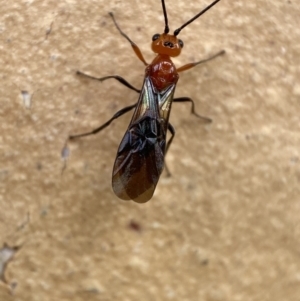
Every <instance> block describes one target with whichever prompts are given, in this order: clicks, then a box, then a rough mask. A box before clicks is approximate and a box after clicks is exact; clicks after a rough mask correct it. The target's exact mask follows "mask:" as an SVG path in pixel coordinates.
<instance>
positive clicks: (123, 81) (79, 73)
mask: <svg viewBox="0 0 300 301" xmlns="http://www.w3.org/2000/svg"><path fill="white" fill-rule="evenodd" d="M76 74H77V75H79V76H83V77H87V78H90V79H94V80H98V81H100V82H103V81H105V80H107V79H110V78H114V79H116V80H117V81H118V82H120V83H121V84H123V85H124V86H126V87H127V88H129V89H131V90H133V91H136V92H138V93H141V90H139V89H137V88H135V87H134V86H132V85H131V84H130V83H129V82H128V81H127V80H125V79H124V78H123V77H121V76H119V75H110V76H104V77H94V76H91V75H88V74H86V73H83V72H81V71H77V72H76Z"/></svg>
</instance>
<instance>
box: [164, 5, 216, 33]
mask: <svg viewBox="0 0 300 301" xmlns="http://www.w3.org/2000/svg"><path fill="white" fill-rule="evenodd" d="M219 1H220V0H215V1H214V2H212V3H211V4H210V5H208V6H207V7H206V8H204V9H203V10H202V11H201V12H200V13H199V14H197V15H196V16H195V17H193V18H192V19H191V20H189V21H187V22H186V23H184V24H183V25H182V26H181V27H179V28H178V29H176V30H175V31H174V36H177V35H179V33H180V31H181V30H182V29H183V28H184V27H186V26H187V25H189V24H190V23H192V22H193V21H194V20H196V19H197V18H199V17H200V16H201V15H203V14H204V13H205V12H206V11H208V10H209V9H210V8H211V7H213V6H214V5H215V4H217V3H218V2H219ZM163 6H164V3H163ZM165 19H166V16H165ZM166 26H167V25H166Z"/></svg>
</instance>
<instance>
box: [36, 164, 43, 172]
mask: <svg viewBox="0 0 300 301" xmlns="http://www.w3.org/2000/svg"><path fill="white" fill-rule="evenodd" d="M36 169H37V170H42V169H43V165H42V163H40V162H38V163H37V164H36Z"/></svg>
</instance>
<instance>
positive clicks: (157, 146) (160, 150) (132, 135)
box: [69, 0, 225, 203]
mask: <svg viewBox="0 0 300 301" xmlns="http://www.w3.org/2000/svg"><path fill="white" fill-rule="evenodd" d="M219 1H220V0H215V1H213V2H212V3H211V4H210V5H208V6H207V7H206V8H205V9H203V10H202V11H200V12H199V13H198V14H197V15H195V16H194V17H193V18H192V19H190V20H189V21H187V22H186V23H184V24H183V25H182V26H181V27H179V28H178V29H176V30H175V31H174V33H173V35H171V34H169V26H168V17H167V10H166V6H165V1H164V0H161V3H162V10H163V14H164V20H165V29H164V32H163V33H162V34H155V35H154V36H153V37H152V44H151V48H152V50H153V52H154V53H155V54H156V57H155V58H154V60H153V61H152V63H151V64H147V62H146V61H145V59H144V57H143V55H142V53H141V51H140V49H139V48H138V46H137V45H136V44H135V43H134V42H133V41H132V40H131V39H130V38H129V37H128V36H127V35H126V34H125V33H124V32H123V31H122V30H121V29H120V27H119V25H118V24H117V22H116V20H115V18H114V15H113V13H109V15H110V16H111V18H112V20H113V22H114V24H115V26H116V28H117V30H118V31H119V33H120V34H121V35H122V36H123V37H124V38H125V39H127V41H128V42H129V43H130V44H131V47H132V48H133V51H134V52H135V54H136V56H137V57H138V58H139V59H140V60H141V61H142V62H143V63H144V65H145V66H146V70H145V78H144V83H143V86H142V89H141V90H139V89H136V88H135V87H134V86H132V85H131V84H129V83H128V82H127V81H126V80H125V79H124V78H122V77H120V76H117V75H111V76H105V77H101V78H96V77H93V76H90V75H88V74H85V73H82V72H81V71H77V74H78V75H81V76H84V77H88V78H91V79H94V80H98V81H100V82H102V81H105V80H107V79H111V78H113V79H115V80H117V81H119V82H120V83H121V84H123V85H124V86H126V87H127V88H129V89H132V90H134V91H136V92H138V93H139V94H140V96H139V99H138V101H137V102H136V103H135V104H133V105H130V106H127V107H125V108H123V109H121V110H120V111H118V112H116V113H115V114H114V115H113V116H112V118H111V119H109V120H108V121H107V122H105V123H104V124H103V125H101V126H100V127H98V128H96V129H94V130H93V131H90V132H87V133H83V134H78V135H71V136H69V139H70V140H71V139H75V138H78V137H83V136H88V135H92V134H96V133H98V132H100V131H102V130H103V129H104V128H106V127H107V126H108V125H109V124H110V123H111V122H112V121H113V120H114V119H117V118H119V117H120V116H121V115H123V114H125V113H127V112H129V111H130V110H132V109H134V108H135V111H134V113H133V116H132V119H131V121H130V124H129V126H128V129H127V131H126V133H125V135H124V137H123V139H122V141H121V143H120V146H119V149H118V152H117V156H116V160H115V164H114V167H113V173H112V187H113V190H114V192H115V194H116V195H117V196H118V197H119V198H120V199H123V200H133V201H135V202H138V203H145V202H147V201H149V200H150V199H151V197H152V195H153V193H154V190H155V188H156V185H157V183H158V180H159V177H160V175H161V173H162V171H163V169H164V157H165V155H166V153H167V151H168V149H169V147H170V145H171V143H172V141H173V138H174V135H175V130H174V128H173V126H172V125H171V124H170V123H169V116H170V111H171V106H172V102H190V103H191V113H192V114H194V115H195V116H197V117H199V118H201V119H203V120H204V121H205V122H211V119H209V118H206V117H202V116H200V115H198V114H197V113H196V112H195V108H194V107H195V105H194V101H193V100H192V99H191V98H189V97H180V98H174V97H173V96H174V92H175V88H176V84H177V81H178V78H179V75H178V73H179V72H183V71H186V70H188V69H191V68H193V67H195V66H197V65H199V64H202V63H204V62H207V61H209V60H211V59H213V58H215V57H217V56H219V55H222V54H224V53H225V51H224V50H222V51H220V52H218V53H217V54H215V55H213V56H211V57H209V58H207V59H204V60H201V61H198V62H195V63H189V64H186V65H184V66H182V67H180V68H176V67H175V65H174V64H173V62H172V60H171V57H176V56H178V55H180V53H181V49H182V48H183V42H182V40H180V39H178V38H177V36H178V34H179V33H180V31H181V30H182V29H183V28H184V27H186V26H187V25H189V24H190V23H192V22H193V21H194V20H195V19H197V18H198V17H200V16H201V15H202V14H204V13H205V12H206V11H208V10H209V9H210V8H211V7H212V6H214V5H215V4H216V3H218V2H219ZM168 130H169V132H170V133H171V137H170V139H169V141H168V142H167V143H166V136H167V131H168Z"/></svg>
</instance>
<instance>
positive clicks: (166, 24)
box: [161, 0, 170, 33]
mask: <svg viewBox="0 0 300 301" xmlns="http://www.w3.org/2000/svg"><path fill="white" fill-rule="evenodd" d="M161 4H162V8H163V12H164V17H165V33H168V32H169V31H170V30H169V25H168V16H167V10H166V5H165V0H161Z"/></svg>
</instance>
